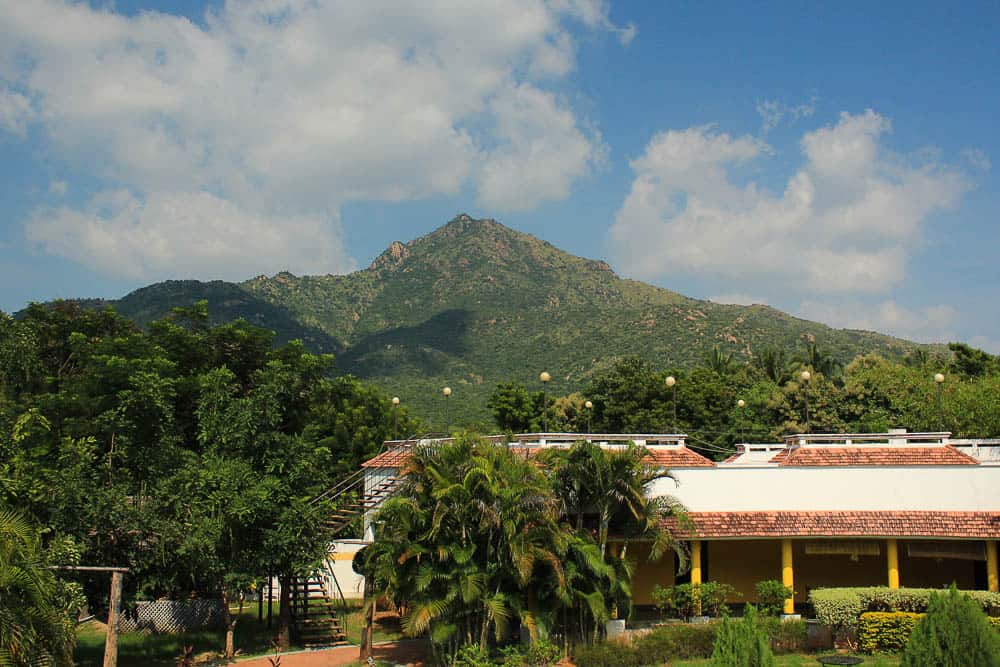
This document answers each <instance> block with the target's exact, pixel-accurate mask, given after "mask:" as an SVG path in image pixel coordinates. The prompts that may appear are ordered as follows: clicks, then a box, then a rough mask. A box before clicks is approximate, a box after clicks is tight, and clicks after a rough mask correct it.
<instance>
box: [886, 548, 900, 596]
mask: <svg viewBox="0 0 1000 667" xmlns="http://www.w3.org/2000/svg"><path fill="white" fill-rule="evenodd" d="M885 555H886V561H887V563H888V566H889V588H899V543H898V542H896V540H886V541H885Z"/></svg>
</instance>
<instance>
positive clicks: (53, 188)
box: [49, 181, 69, 197]
mask: <svg viewBox="0 0 1000 667" xmlns="http://www.w3.org/2000/svg"><path fill="white" fill-rule="evenodd" d="M67 192H69V183H67V182H66V181H51V182H49V194H51V195H55V196H56V197H65V196H66V193H67Z"/></svg>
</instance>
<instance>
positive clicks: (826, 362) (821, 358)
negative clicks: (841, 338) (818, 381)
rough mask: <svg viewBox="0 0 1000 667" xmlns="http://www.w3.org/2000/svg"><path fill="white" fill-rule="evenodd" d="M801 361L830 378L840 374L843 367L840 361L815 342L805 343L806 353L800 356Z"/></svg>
mask: <svg viewBox="0 0 1000 667" xmlns="http://www.w3.org/2000/svg"><path fill="white" fill-rule="evenodd" d="M801 361H802V363H803V365H805V366H808V367H810V368H812V369H813V370H814V371H816V372H817V373H822V374H823V375H825V376H826V377H827V378H830V379H833V378H835V377H837V376H838V375H840V373H841V371H843V368H844V365H843V364H842V363H840V362H839V361H838V360H837V359H835V358H834V357H832V356H830V355H829V354H828V353H826V352H824V351H823V350H821V349H820V348H819V346H818V345H816V344H815V343H809V344H808V345H806V353H805V355H804V356H803V357H801Z"/></svg>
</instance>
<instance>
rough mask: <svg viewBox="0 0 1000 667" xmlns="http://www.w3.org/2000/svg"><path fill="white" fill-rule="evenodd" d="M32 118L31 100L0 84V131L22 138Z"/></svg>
mask: <svg viewBox="0 0 1000 667" xmlns="http://www.w3.org/2000/svg"><path fill="white" fill-rule="evenodd" d="M32 116H33V111H32V108H31V100H29V99H28V98H27V97H25V96H24V95H22V94H21V93H18V92H16V91H13V90H11V89H10V88H9V87H7V86H4V85H2V83H0V130H6V131H7V132H10V133H11V134H14V135H17V136H23V135H24V133H25V131H26V130H27V129H28V121H29V120H31V118H32Z"/></svg>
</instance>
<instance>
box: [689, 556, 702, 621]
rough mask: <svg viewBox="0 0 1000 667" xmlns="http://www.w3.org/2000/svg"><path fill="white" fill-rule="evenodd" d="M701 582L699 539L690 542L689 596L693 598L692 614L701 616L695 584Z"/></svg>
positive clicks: (699, 599) (699, 600)
mask: <svg viewBox="0 0 1000 667" xmlns="http://www.w3.org/2000/svg"><path fill="white" fill-rule="evenodd" d="M700 583H701V541H700V540H694V541H693V542H691V588H692V591H691V597H692V598H694V615H695V616H701V598H700V596H699V591H698V590H697V585H698V584H700Z"/></svg>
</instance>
